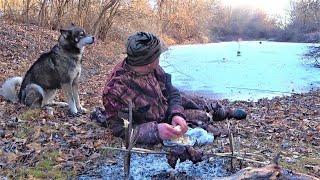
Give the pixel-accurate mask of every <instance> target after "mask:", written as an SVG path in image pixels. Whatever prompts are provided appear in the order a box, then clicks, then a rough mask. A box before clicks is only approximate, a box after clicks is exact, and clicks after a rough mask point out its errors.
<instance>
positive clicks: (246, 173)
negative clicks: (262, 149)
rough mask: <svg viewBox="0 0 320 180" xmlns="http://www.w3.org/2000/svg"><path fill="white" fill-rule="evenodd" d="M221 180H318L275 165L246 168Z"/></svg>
mask: <svg viewBox="0 0 320 180" xmlns="http://www.w3.org/2000/svg"><path fill="white" fill-rule="evenodd" d="M222 179H225V180H239V179H246V180H249V179H252V180H256V179H272V180H273V179H281V180H282V179H283V180H286V179H288V180H289V179H290V180H291V179H294V180H319V178H316V177H313V176H310V175H307V174H301V173H296V172H292V171H289V170H286V169H283V168H281V167H280V166H279V165H276V164H271V165H267V166H265V167H261V168H252V167H247V168H244V169H242V170H240V171H239V172H237V173H236V174H234V175H232V176H229V177H225V178H222Z"/></svg>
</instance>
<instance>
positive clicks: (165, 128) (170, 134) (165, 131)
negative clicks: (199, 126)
mask: <svg viewBox="0 0 320 180" xmlns="http://www.w3.org/2000/svg"><path fill="white" fill-rule="evenodd" d="M158 131H159V135H160V138H161V139H162V140H169V139H172V138H175V137H178V136H181V135H182V134H181V131H179V130H177V129H175V128H174V127H173V126H172V125H170V124H167V123H159V124H158Z"/></svg>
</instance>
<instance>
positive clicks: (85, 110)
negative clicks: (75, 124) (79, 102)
mask: <svg viewBox="0 0 320 180" xmlns="http://www.w3.org/2000/svg"><path fill="white" fill-rule="evenodd" d="M78 110H79V113H81V114H87V113H88V112H89V111H88V110H87V109H86V108H84V107H82V106H80V108H78Z"/></svg>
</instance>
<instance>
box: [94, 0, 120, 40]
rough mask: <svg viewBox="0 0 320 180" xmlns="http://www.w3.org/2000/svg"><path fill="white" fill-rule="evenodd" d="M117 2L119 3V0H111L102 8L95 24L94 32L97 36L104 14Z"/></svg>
mask: <svg viewBox="0 0 320 180" xmlns="http://www.w3.org/2000/svg"><path fill="white" fill-rule="evenodd" d="M116 3H119V0H111V1H110V2H109V3H107V4H106V5H105V6H104V7H103V8H102V10H101V12H100V14H99V16H98V19H97V20H96V22H95V23H94V25H93V32H94V33H93V34H94V36H95V37H98V34H99V29H100V24H101V21H102V18H103V16H104V15H105V14H106V12H107V10H109V9H110V8H111V7H112V6H114V5H115V4H116Z"/></svg>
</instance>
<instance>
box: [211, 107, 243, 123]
mask: <svg viewBox="0 0 320 180" xmlns="http://www.w3.org/2000/svg"><path fill="white" fill-rule="evenodd" d="M206 110H207V112H208V116H209V118H210V120H212V121H222V120H225V119H232V118H234V119H238V120H240V119H245V118H246V117H247V113H246V112H245V111H244V110H242V109H236V110H232V109H231V108H225V107H223V106H222V105H220V104H219V103H212V104H210V105H208V106H207V107H206Z"/></svg>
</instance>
